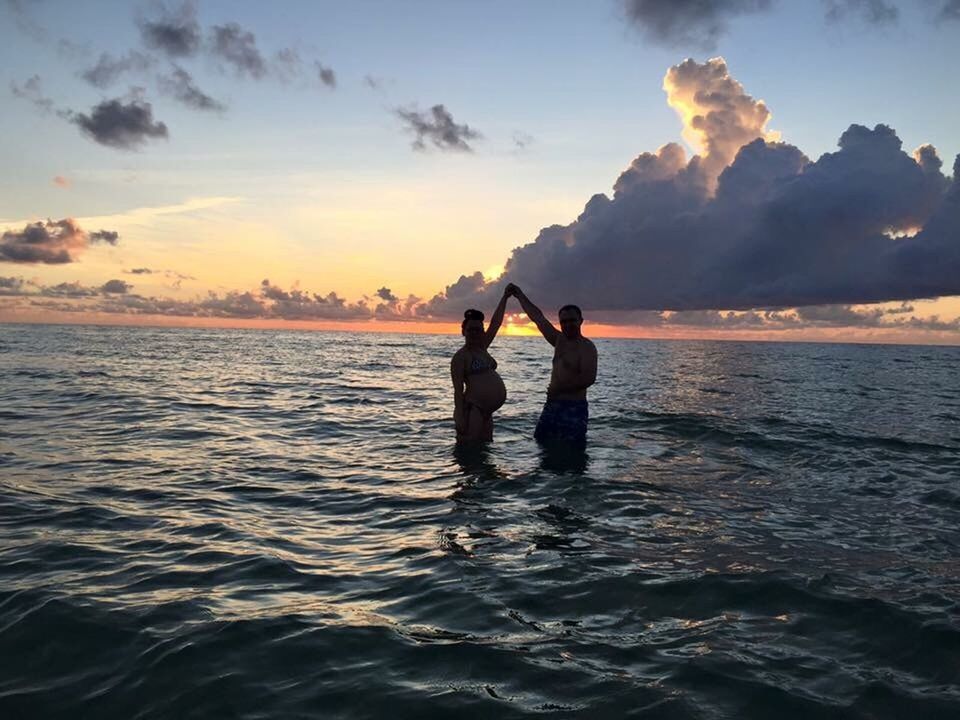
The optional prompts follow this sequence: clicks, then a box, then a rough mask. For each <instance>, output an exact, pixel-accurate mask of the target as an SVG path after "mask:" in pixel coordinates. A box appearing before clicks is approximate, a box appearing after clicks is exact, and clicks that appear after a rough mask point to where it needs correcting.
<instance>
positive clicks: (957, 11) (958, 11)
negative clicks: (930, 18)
mask: <svg viewBox="0 0 960 720" xmlns="http://www.w3.org/2000/svg"><path fill="white" fill-rule="evenodd" d="M949 20H956V21H960V0H944V2H943V4H942V5H941V6H940V11H939V12H938V13H937V21H938V22H943V21H949Z"/></svg>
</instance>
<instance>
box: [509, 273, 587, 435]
mask: <svg viewBox="0 0 960 720" xmlns="http://www.w3.org/2000/svg"><path fill="white" fill-rule="evenodd" d="M505 292H506V293H508V294H510V295H513V296H514V297H516V298H517V300H519V301H520V305H521V307H522V308H523V311H524V312H525V313H526V314H527V317H529V318H530V319H531V320H533V322H534V324H535V325H536V326H537V329H538V330H540V333H541V334H542V335H543V337H544V339H545V340H546V341H547V342H548V343H550V344H551V345H553V347H554V351H553V372H552V373H551V374H550V385H549V386H548V387H547V402H546V403H545V404H544V406H543V411H542V412H541V413H540V420H539V421H538V422H537V429H536V431H535V432H534V437H535V438H536V439H537V440H538V441H540V442H549V441H556V440H563V441H567V442H572V443H585V442H586V440H587V418H588V415H589V413H588V409H587V388H588V387H590V386H591V385H593V383H594V382H596V380H597V347H596V346H595V345H594V344H593V343H592V342H590V341H589V340H587V338H585V337H584V336H583V335H582V334H581V333H580V326H581V325H583V313H582V312H581V311H580V308H578V307H577V306H576V305H564V306H563V307H562V308H560V313H559V319H560V330H557V329H556V328H555V327H554V326H553V325H552V324H551V323H550V321H549V320H547V318H546V317H545V316H544V314H543V312H541V310H540V308H538V307H537V306H536V305H534V304H533V303H532V302H530V299H529V298H528V297H527V296H526V295H524V294H523V291H522V290H521V289H520V288H518V287H517V286H516V285H514V284H513V283H510V284H509V285H507V288H506V290H505Z"/></svg>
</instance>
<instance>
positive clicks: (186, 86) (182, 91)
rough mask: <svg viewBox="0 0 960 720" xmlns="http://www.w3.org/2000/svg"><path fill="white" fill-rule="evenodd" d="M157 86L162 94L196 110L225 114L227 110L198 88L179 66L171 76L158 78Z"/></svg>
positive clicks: (188, 74) (175, 66)
mask: <svg viewBox="0 0 960 720" xmlns="http://www.w3.org/2000/svg"><path fill="white" fill-rule="evenodd" d="M157 84H158V87H159V89H160V92H162V93H164V94H165V95H169V96H171V97H173V98H175V99H176V100H178V101H179V102H181V103H183V104H184V105H186V106H187V107H189V108H193V109H194V110H206V111H209V112H223V111H224V110H226V109H227V107H226V105H224V104H223V103H221V102H220V101H219V100H215V99H214V98H212V97H210V96H209V95H207V94H206V93H205V92H203V91H202V90H201V89H200V88H198V87H197V85H196V83H194V81H193V77H192V76H191V75H190V73H188V72H187V71H186V70H184V69H183V68H182V67H179V66H177V65H174V66H173V71H172V72H171V73H170V74H169V75H161V76H160V77H158V78H157Z"/></svg>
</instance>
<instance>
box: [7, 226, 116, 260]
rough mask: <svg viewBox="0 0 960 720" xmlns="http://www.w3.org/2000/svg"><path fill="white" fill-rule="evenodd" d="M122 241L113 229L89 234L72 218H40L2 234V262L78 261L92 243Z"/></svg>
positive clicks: (112, 243) (114, 243)
mask: <svg viewBox="0 0 960 720" xmlns="http://www.w3.org/2000/svg"><path fill="white" fill-rule="evenodd" d="M118 240H119V235H118V234H117V233H116V232H113V231H111V230H98V231H96V232H93V233H87V232H86V231H85V230H84V229H83V228H81V227H80V225H78V224H77V222H76V220H74V219H72V218H64V219H63V220H56V221H54V220H47V221H46V222H39V221H38V222H34V223H28V224H27V225H25V226H24V228H23V229H22V230H7V231H5V232H4V233H3V235H2V236H0V262H10V263H23V264H45V265H61V264H64V263H71V262H76V260H77V257H78V256H79V255H80V254H81V253H82V252H83V251H84V250H85V249H86V248H87V246H88V245H90V244H91V243H101V242H103V243H107V244H109V245H116V244H117V242H118Z"/></svg>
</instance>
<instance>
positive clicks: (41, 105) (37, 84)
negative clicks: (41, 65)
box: [10, 75, 53, 113]
mask: <svg viewBox="0 0 960 720" xmlns="http://www.w3.org/2000/svg"><path fill="white" fill-rule="evenodd" d="M41 86H42V81H41V80H40V76H39V75H31V76H30V77H29V78H28V79H27V80H26V82H24V83H23V85H18V84H17V83H16V82H13V81H12V80H11V81H10V92H12V93H13V94H14V96H15V97H18V98H20V99H21V100H26V101H27V102H29V103H32V104H33V106H34V107H35V108H37V109H38V110H40V111H41V112H43V113H49V112H51V111H52V110H53V100H51V99H50V98H48V97H46V96H45V95H44V94H43V88H42V87H41Z"/></svg>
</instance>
